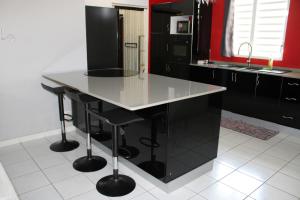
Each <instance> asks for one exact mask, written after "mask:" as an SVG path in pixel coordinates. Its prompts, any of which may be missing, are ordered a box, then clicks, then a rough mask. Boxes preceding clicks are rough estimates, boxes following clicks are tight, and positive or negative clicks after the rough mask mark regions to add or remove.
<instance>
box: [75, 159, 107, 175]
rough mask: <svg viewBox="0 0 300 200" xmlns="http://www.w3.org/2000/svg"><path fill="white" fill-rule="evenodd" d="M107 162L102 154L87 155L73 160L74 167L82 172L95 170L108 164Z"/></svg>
mask: <svg viewBox="0 0 300 200" xmlns="http://www.w3.org/2000/svg"><path fill="white" fill-rule="evenodd" d="M106 164H107V162H106V160H105V159H104V158H102V157H100V156H92V157H91V158H89V157H87V156H85V157H81V158H78V159H77V160H75V161H74V162H73V168H74V169H76V170H77V171H80V172H94V171H98V170H100V169H102V168H104V167H105V166H106Z"/></svg>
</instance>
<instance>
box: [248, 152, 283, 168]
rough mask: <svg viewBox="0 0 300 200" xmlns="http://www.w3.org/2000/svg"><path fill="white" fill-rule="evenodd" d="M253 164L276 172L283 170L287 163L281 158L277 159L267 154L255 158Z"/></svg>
mask: <svg viewBox="0 0 300 200" xmlns="http://www.w3.org/2000/svg"><path fill="white" fill-rule="evenodd" d="M251 162H253V163H257V164H259V165H261V166H263V167H266V168H270V169H273V170H276V171H277V170H279V169H280V168H282V167H283V166H284V165H285V164H286V163H287V161H286V160H282V159H280V158H276V157H273V156H270V155H267V154H262V155H260V156H258V157H256V158H254V159H253V160H252V161H251Z"/></svg>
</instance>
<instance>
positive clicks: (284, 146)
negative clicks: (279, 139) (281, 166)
mask: <svg viewBox="0 0 300 200" xmlns="http://www.w3.org/2000/svg"><path fill="white" fill-rule="evenodd" d="M289 143H290V142H289ZM265 153H266V154H269V155H271V156H273V157H276V158H280V159H282V160H286V161H290V160H292V159H293V158H294V157H295V156H296V155H297V154H299V153H300V150H299V149H298V148H297V147H295V146H294V145H292V144H288V143H279V144H277V145H275V146H273V147H272V148H270V149H268V150H267V151H266V152H265Z"/></svg>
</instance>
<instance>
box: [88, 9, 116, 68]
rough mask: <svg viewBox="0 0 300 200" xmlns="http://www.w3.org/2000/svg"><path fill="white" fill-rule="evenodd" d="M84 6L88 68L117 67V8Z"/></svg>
mask: <svg viewBox="0 0 300 200" xmlns="http://www.w3.org/2000/svg"><path fill="white" fill-rule="evenodd" d="M85 8H86V9H85V13H86V42H87V62H88V70H95V69H103V68H119V66H118V12H117V10H116V9H114V8H103V7H93V6H86V7H85Z"/></svg>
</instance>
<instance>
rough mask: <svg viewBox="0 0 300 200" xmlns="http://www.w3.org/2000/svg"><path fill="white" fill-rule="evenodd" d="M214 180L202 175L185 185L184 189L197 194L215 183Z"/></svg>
mask: <svg viewBox="0 0 300 200" xmlns="http://www.w3.org/2000/svg"><path fill="white" fill-rule="evenodd" d="M215 182H216V179H214V178H212V177H209V176H207V175H203V176H201V177H199V178H197V179H196V180H194V181H193V182H191V183H189V184H187V185H186V186H185V187H186V188H188V189H189V190H192V191H193V192H195V193H199V192H201V191H202V190H204V189H205V188H207V187H208V186H210V185H211V184H213V183H215Z"/></svg>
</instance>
